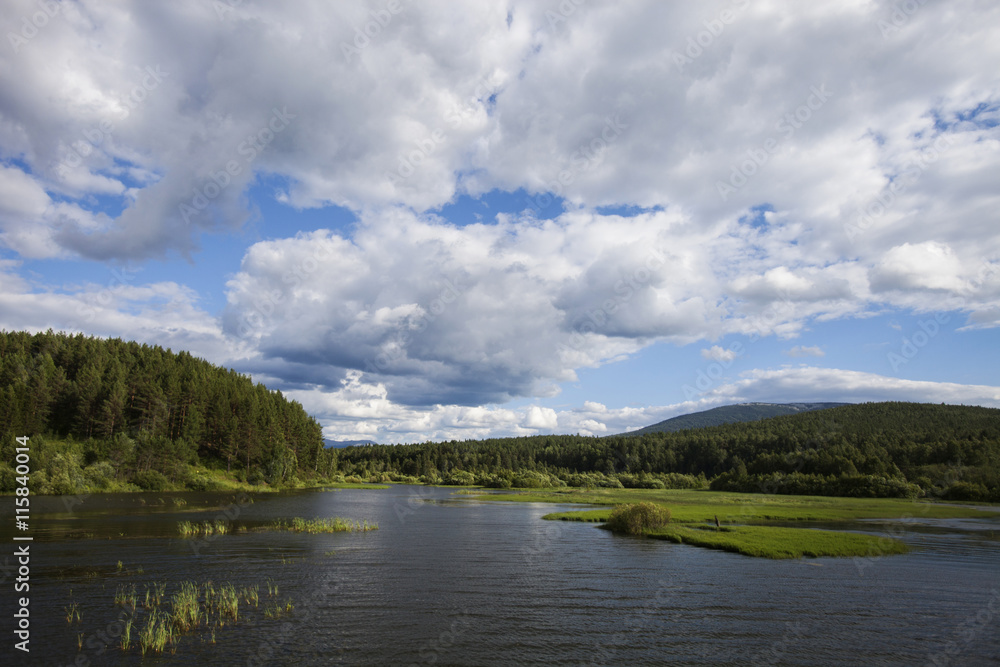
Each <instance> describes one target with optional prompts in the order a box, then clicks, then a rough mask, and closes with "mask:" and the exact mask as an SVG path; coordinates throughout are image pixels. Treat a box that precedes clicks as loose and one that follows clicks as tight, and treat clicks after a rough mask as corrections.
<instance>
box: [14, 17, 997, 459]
mask: <svg viewBox="0 0 1000 667" xmlns="http://www.w3.org/2000/svg"><path fill="white" fill-rule="evenodd" d="M4 6H5V10H4V12H3V15H2V18H0V28H2V30H0V33H2V35H3V42H4V43H3V44H0V329H5V330H8V331H10V330H28V331H45V330H47V329H49V328H52V329H54V330H57V331H66V332H71V333H76V332H83V333H84V334H88V335H94V336H99V337H115V338H122V339H125V340H136V341H140V342H143V343H148V344H155V345H161V346H163V347H166V348H170V349H172V350H174V351H180V350H188V351H191V352H192V353H193V354H195V355H197V356H200V357H203V358H205V359H207V360H209V361H211V362H213V363H215V364H220V365H223V366H226V367H230V368H234V369H236V370H238V371H239V372H241V373H245V374H248V375H249V376H251V377H252V378H253V379H254V380H255V381H257V382H263V383H265V384H266V385H267V386H268V387H270V388H273V389H280V390H281V391H282V392H283V393H284V394H285V395H286V396H288V397H290V398H292V399H294V400H297V401H299V402H301V403H302V404H303V406H304V407H305V408H306V409H307V410H308V411H309V412H310V413H311V414H313V415H314V416H315V417H316V418H317V419H318V420H319V421H320V423H321V424H322V425H323V428H324V434H325V436H326V437H327V438H328V439H331V440H371V441H375V442H379V443H400V442H418V441H425V440H451V439H457V440H462V439H469V438H483V437H492V436H508V435H514V436H520V435H534V434H547V433H580V434H584V435H609V434H614V433H621V432H625V431H628V430H631V429H635V428H639V427H642V426H646V425H648V424H652V423H655V422H658V421H661V420H663V419H667V418H669V417H673V416H676V415H680V414H685V413H689V412H693V411H697V410H703V409H708V408H711V407H715V406H718V405H725V404H731V403H740V402H749V401H764V402H791V401H843V402H864V401H882V400H904V401H921V402H933V403H942V402H944V403H954V404H966V405H984V406H993V407H1000V372H998V371H1000V351H998V350H1000V345H998V344H997V343H998V342H1000V335H998V334H1000V328H998V327H1000V232H998V229H1000V225H998V222H1000V127H998V123H1000V5H998V4H997V3H995V2H989V1H983V2H973V1H955V2H923V1H921V0H905V1H901V2H895V3H889V2H867V1H849V0H835V1H826V2H823V1H820V2H810V3H795V4H794V5H792V4H783V3H774V2H763V1H759V0H721V1H715V2H698V3H674V2H671V3H665V2H656V1H638V0H635V1H629V0H624V1H622V2H615V3H609V2H595V1H593V0H590V1H584V0H561V1H557V0H551V1H539V0H531V1H521V0H509V1H508V2H485V1H482V2H472V1H470V2H464V3H453V2H443V1H440V2H435V1H428V2H420V3H416V2H410V1H409V0H373V1H371V2H337V3H331V2H326V1H323V0H301V1H298V2H294V3H274V2H264V1H263V0H178V1H176V2H170V3H160V2H156V3H154V2H139V1H134V2H108V1H103V2H99V1H95V0H8V1H7V2H5V5H4Z"/></svg>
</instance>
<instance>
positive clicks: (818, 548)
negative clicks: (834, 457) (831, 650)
mask: <svg viewBox="0 0 1000 667" xmlns="http://www.w3.org/2000/svg"><path fill="white" fill-rule="evenodd" d="M477 497H478V498H479V499H482V500H498V501H507V502H535V503H580V504H589V505H602V506H605V507H602V508H600V509H591V510H574V511H569V512H555V513H552V514H547V515H545V517H543V518H545V519H549V520H562V521H586V522H594V523H601V524H605V523H606V522H607V521H608V519H609V517H610V516H611V513H612V511H613V508H614V507H615V506H620V505H623V504H627V503H640V502H650V503H655V504H657V505H661V506H663V507H666V508H669V510H670V514H671V520H670V523H669V524H667V525H666V526H664V527H661V528H656V529H651V530H645V531H643V535H645V536H646V537H648V538H654V539H662V540H668V541H671V542H677V543H682V544H691V545H695V546H700V547H706V548H709V549H721V550H724V551H731V552H735V553H740V554H743V555H746V556H756V557H763V558H801V557H803V556H805V557H814V558H815V557H821V556H839V557H862V556H864V557H868V556H887V555H891V554H898V553H905V552H906V551H907V550H908V549H907V546H906V545H905V544H904V543H903V542H901V541H900V540H898V539H896V537H893V536H891V535H888V534H884V535H870V534H863V533H856V532H848V530H847V529H849V528H850V527H851V523H850V522H853V521H857V520H859V519H889V520H891V519H896V520H899V521H901V522H905V521H908V520H912V519H916V518H938V519H947V518H962V517H987V516H995V513H996V512H1000V507H998V508H996V510H994V511H990V510H984V509H978V508H973V507H968V506H963V505H953V504H941V503H931V502H926V501H912V500H904V499H897V498H836V497H829V496H790V495H768V494H750V493H727V492H718V491H707V490H695V489H566V488H559V489H538V490H534V489H533V490H531V491H523V492H514V493H503V494H497V493H484V494H481V495H479V496H477ZM716 519H718V522H719V523H718V525H716ZM820 521H821V522H824V523H843V525H844V528H845V530H825V529H824V530H821V529H817V528H809V527H807V526H802V527H798V526H796V527H788V526H784V525H776V524H779V523H780V524H784V523H789V522H802V523H803V524H808V523H809V522H820Z"/></svg>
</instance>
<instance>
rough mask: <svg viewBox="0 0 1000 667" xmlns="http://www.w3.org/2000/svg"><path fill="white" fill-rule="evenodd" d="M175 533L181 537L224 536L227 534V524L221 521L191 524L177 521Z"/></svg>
mask: <svg viewBox="0 0 1000 667" xmlns="http://www.w3.org/2000/svg"><path fill="white" fill-rule="evenodd" d="M177 532H178V533H180V536H181V537H211V536H212V535H225V534H226V533H228V532H229V524H228V523H226V522H225V521H222V520H218V519H217V520H216V521H215V522H212V521H202V522H201V523H193V522H191V521H178V522H177Z"/></svg>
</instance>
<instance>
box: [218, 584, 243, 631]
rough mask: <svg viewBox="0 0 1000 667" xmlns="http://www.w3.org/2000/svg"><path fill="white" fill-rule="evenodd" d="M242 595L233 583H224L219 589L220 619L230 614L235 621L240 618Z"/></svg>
mask: <svg viewBox="0 0 1000 667" xmlns="http://www.w3.org/2000/svg"><path fill="white" fill-rule="evenodd" d="M239 615H240V595H239V593H238V592H237V591H236V587H235V586H233V585H232V584H223V586H222V587H221V588H220V589H219V619H220V622H221V620H222V618H223V617H225V616H229V617H230V618H232V619H233V622H234V623H235V622H236V621H238V620H239Z"/></svg>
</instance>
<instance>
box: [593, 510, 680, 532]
mask: <svg viewBox="0 0 1000 667" xmlns="http://www.w3.org/2000/svg"><path fill="white" fill-rule="evenodd" d="M668 523H670V510H669V509H667V508H666V507H664V506H663V505H657V504H656V503H648V502H643V503H634V504H630V505H618V506H617V507H615V508H614V509H613V510H612V511H611V516H609V517H608V523H607V524H606V525H607V527H608V528H610V529H611V530H612V532H615V533H624V534H626V535H643V534H644V533H645V532H646V531H648V530H656V529H657V528H663V527H664V526H666V525H667V524H668Z"/></svg>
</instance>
